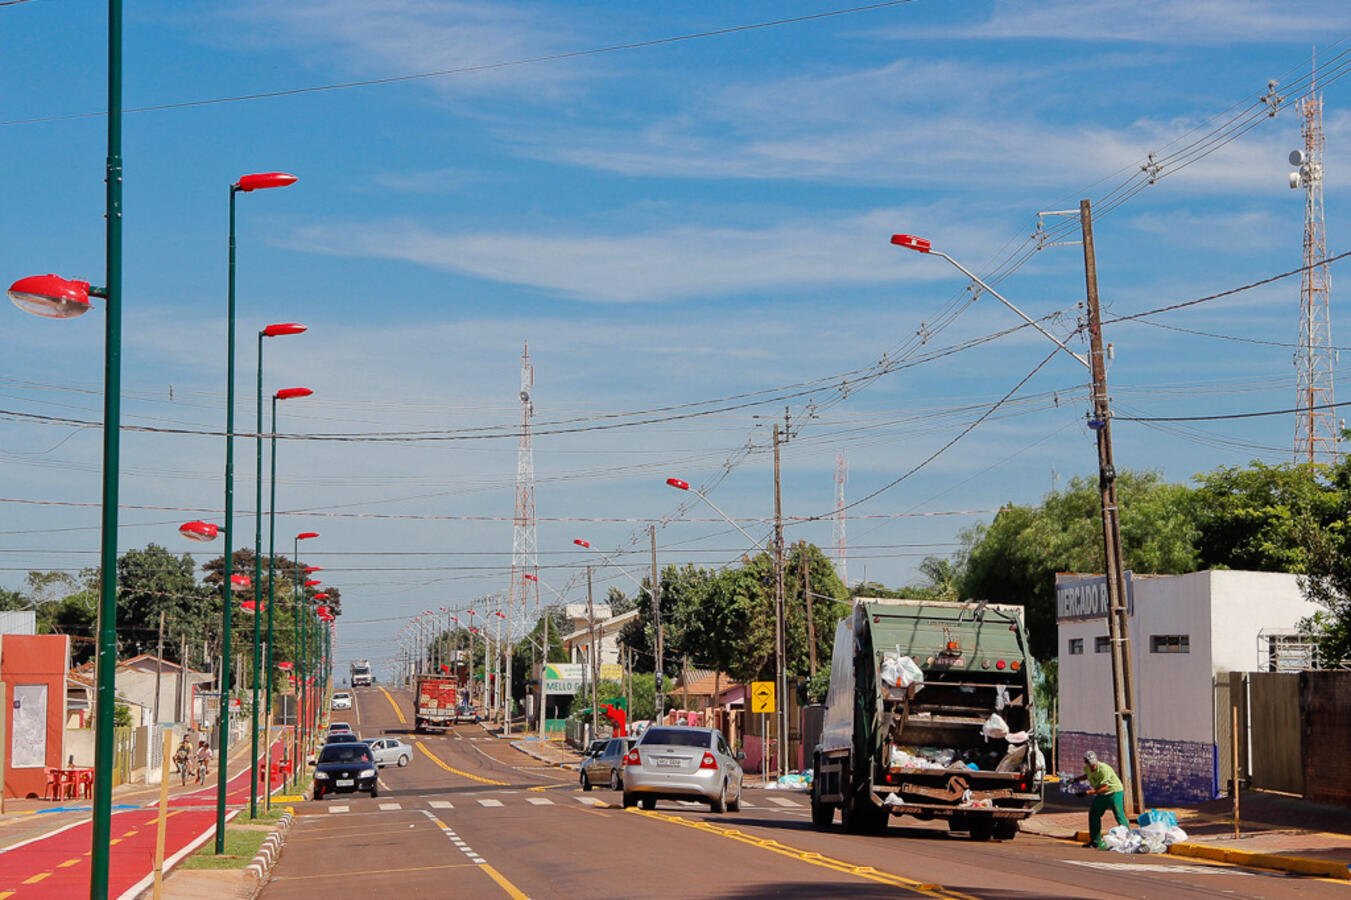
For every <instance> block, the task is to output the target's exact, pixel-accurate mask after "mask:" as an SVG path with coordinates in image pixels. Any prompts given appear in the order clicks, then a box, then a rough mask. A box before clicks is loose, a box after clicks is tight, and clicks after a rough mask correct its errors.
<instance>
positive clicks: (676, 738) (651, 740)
mask: <svg viewBox="0 0 1351 900" xmlns="http://www.w3.org/2000/svg"><path fill="white" fill-rule="evenodd" d="M709 742H710V734H709V732H707V731H685V730H683V729H680V728H649V729H648V730H647V731H645V732H643V739H642V740H641V741H640V742H639V743H641V744H666V745H668V746H672V747H707V746H709Z"/></svg>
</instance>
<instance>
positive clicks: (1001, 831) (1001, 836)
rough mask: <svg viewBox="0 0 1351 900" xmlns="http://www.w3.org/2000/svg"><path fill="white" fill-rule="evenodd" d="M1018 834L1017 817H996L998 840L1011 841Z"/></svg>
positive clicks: (995, 836)
mask: <svg viewBox="0 0 1351 900" xmlns="http://www.w3.org/2000/svg"><path fill="white" fill-rule="evenodd" d="M1017 836H1018V820H1017V819H996V820H995V823H994V838H995V840H997V841H1011V840H1013V839H1014V838H1016V837H1017Z"/></svg>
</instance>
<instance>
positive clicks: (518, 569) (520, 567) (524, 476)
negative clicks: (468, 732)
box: [504, 344, 539, 734]
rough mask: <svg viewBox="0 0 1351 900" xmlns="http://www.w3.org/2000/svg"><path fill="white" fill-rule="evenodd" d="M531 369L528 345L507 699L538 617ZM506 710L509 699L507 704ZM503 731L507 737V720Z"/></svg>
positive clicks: (514, 535) (509, 605)
mask: <svg viewBox="0 0 1351 900" xmlns="http://www.w3.org/2000/svg"><path fill="white" fill-rule="evenodd" d="M534 390H535V367H534V366H532V365H530V345H529V344H526V345H525V348H524V350H522V352H521V394H520V397H521V438H520V443H519V444H517V451H516V518H515V524H514V526H513V529H512V538H511V593H510V594H508V595H507V613H506V615H507V634H506V649H507V659H506V673H505V678H504V681H505V687H506V691H507V693H506V694H505V696H506V697H507V698H510V697H511V658H512V654H513V649H514V645H515V642H516V641H518V640H520V639H521V638H522V637H524V636H525V634H526V633H527V632H528V631H529V630H530V616H531V614H532V613H534V614H535V615H538V614H539V553H538V550H537V546H538V545H537V544H536V543H535V456H534V452H533V451H532V450H531V449H530V420H531V418H533V417H534V415H535V404H534V400H533V399H532V396H531V395H532V394H533V392H534ZM506 702H507V708H508V709H510V699H508V700H507V701H506ZM506 731H507V733H508V734H510V733H511V723H510V719H508V720H507V724H506Z"/></svg>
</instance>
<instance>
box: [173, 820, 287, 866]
mask: <svg viewBox="0 0 1351 900" xmlns="http://www.w3.org/2000/svg"><path fill="white" fill-rule="evenodd" d="M266 839H267V832H266V831H261V830H256V829H252V828H233V827H231V826H229V825H227V826H225V852H224V853H223V854H221V855H219V856H217V855H216V841H215V839H214V838H213V839H211V840H208V841H207V842H206V843H205V844H203V845H202V846H201V848H199V849H198V850H197V852H196V853H194V854H192V855H191V856H189V857H188V858H187V859H185V860H183V868H185V869H242V868H244V867H245V866H247V865H248V864H249V863H250V862H251V861H252V860H253V857H254V856H255V855H256V854H257V853H258V848H259V847H261V846H263V841H264V840H266Z"/></svg>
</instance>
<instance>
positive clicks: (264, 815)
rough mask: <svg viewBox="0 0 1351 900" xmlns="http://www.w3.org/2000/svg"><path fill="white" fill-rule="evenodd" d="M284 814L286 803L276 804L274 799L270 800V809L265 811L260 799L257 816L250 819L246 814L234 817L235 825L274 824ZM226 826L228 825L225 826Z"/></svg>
mask: <svg viewBox="0 0 1351 900" xmlns="http://www.w3.org/2000/svg"><path fill="white" fill-rule="evenodd" d="M285 814H286V804H278V803H277V802H276V801H275V800H274V801H273V802H272V811H271V812H267V811H266V810H264V809H263V804H262V801H261V800H260V801H259V802H258V818H256V819H250V818H248V817H247V816H244V815H239V816H237V817H235V820H234V823H233V824H235V825H275V824H276V823H277V822H279V821H281V817H282V816H283V815H285ZM227 828H228V826H227Z"/></svg>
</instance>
